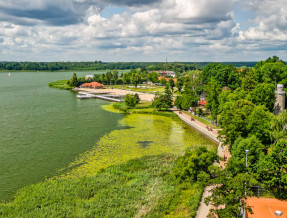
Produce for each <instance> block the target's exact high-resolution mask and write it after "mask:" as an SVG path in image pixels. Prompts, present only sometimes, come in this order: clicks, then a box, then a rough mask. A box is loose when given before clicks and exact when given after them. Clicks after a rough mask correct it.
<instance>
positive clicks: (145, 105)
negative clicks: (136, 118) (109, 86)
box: [105, 101, 178, 119]
mask: <svg viewBox="0 0 287 218" xmlns="http://www.w3.org/2000/svg"><path fill="white" fill-rule="evenodd" d="M105 109H107V110H109V111H111V112H119V113H128V114H131V113H134V114H153V115H160V116H166V117H172V118H174V119H177V118H178V117H177V116H176V115H175V114H174V113H173V112H172V111H170V110H166V111H158V110H155V109H154V107H153V106H152V102H143V101H141V102H140V103H139V104H138V105H136V106H135V107H128V106H127V105H126V104H125V103H124V102H121V103H114V104H112V105H109V106H106V107H105Z"/></svg>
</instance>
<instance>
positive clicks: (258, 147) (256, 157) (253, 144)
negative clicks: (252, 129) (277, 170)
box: [227, 135, 267, 177]
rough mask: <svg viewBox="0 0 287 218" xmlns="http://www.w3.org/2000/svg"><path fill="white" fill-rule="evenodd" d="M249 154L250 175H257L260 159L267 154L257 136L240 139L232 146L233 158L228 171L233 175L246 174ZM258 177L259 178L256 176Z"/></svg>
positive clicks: (230, 160)
mask: <svg viewBox="0 0 287 218" xmlns="http://www.w3.org/2000/svg"><path fill="white" fill-rule="evenodd" d="M245 150H249V152H248V158H247V160H248V163H247V165H248V170H249V173H252V174H256V173H257V171H258V168H259V164H260V158H261V156H262V155H265V154H266V153H267V149H266V148H265V146H264V145H263V144H262V143H261V141H260V140H259V139H258V138H256V136H255V135H251V136H250V137H248V138H242V137H239V138H237V139H236V141H235V142H234V144H233V145H232V149H231V154H232V158H230V159H229V162H228V165H227V170H228V171H229V172H232V175H234V176H235V175H237V174H238V173H245V172H246V152H245ZM256 177H257V176H256Z"/></svg>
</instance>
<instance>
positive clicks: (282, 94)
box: [274, 84, 286, 115]
mask: <svg viewBox="0 0 287 218" xmlns="http://www.w3.org/2000/svg"><path fill="white" fill-rule="evenodd" d="M275 93H276V101H275V105H274V114H276V115H277V114H279V113H282V111H283V110H285V98H286V91H284V85H283V84H278V85H277V90H276V92H275Z"/></svg>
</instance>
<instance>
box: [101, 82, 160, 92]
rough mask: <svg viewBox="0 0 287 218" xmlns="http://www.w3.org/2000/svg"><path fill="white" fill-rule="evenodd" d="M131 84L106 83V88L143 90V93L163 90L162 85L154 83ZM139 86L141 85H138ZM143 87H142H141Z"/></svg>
mask: <svg viewBox="0 0 287 218" xmlns="http://www.w3.org/2000/svg"><path fill="white" fill-rule="evenodd" d="M132 86H133V85H132V84H129V85H107V86H106V88H115V89H124V90H130V91H134V92H144V93H150V94H154V93H155V92H160V93H161V92H162V93H163V92H164V86H155V85H146V84H139V85H138V86H139V87H138V88H135V87H132ZM140 86H141V87H140ZM143 86H144V87H145V88H142V87H143Z"/></svg>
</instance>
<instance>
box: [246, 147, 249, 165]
mask: <svg viewBox="0 0 287 218" xmlns="http://www.w3.org/2000/svg"><path fill="white" fill-rule="evenodd" d="M248 152H249V150H245V153H246V159H245V160H246V162H245V165H246V167H247V154H248Z"/></svg>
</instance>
